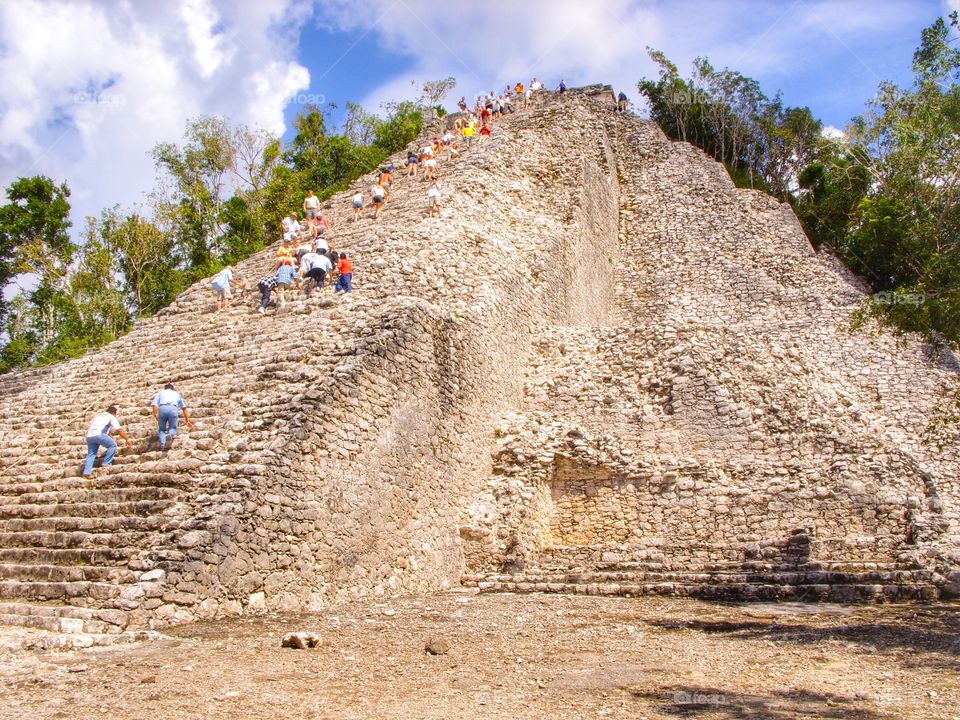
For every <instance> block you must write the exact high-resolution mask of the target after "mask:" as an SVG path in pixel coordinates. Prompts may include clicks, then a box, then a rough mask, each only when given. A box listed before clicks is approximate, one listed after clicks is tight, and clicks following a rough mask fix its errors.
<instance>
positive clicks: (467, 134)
mask: <svg viewBox="0 0 960 720" xmlns="http://www.w3.org/2000/svg"><path fill="white" fill-rule="evenodd" d="M476 134H477V126H476V124H475V123H474V121H473V120H471V121H470V122H468V123H467V124H466V126H465V127H464V128H463V141H464V142H465V143H466V144H467V148H466V149H467V150H469V149H470V148H471V147H472V146H473V138H474V136H475V135H476Z"/></svg>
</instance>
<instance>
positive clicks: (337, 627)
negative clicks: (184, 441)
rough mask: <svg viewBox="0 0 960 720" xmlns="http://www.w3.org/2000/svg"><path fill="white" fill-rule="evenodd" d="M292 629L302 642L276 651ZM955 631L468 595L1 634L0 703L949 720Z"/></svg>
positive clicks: (165, 713) (288, 711) (102, 709)
mask: <svg viewBox="0 0 960 720" xmlns="http://www.w3.org/2000/svg"><path fill="white" fill-rule="evenodd" d="M301 630H303V631H312V632H315V633H316V634H318V635H319V636H321V639H322V640H321V644H320V646H318V647H316V648H314V649H306V650H294V649H287V648H281V647H280V640H281V638H282V637H283V636H284V634H285V633H287V632H290V631H301ZM958 630H960V607H958V606H957V605H937V606H926V607H918V606H885V607H884V606H880V607H849V606H835V605H790V604H782V605H724V604H716V603H708V602H699V601H686V600H675V599H665V598H639V599H632V598H599V597H582V596H566V595H510V594H502V595H493V594H490V595H487V594H484V595H478V594H475V593H472V592H452V593H446V594H439V595H431V596H425V597H417V598H402V599H392V600H390V601H389V602H384V603H378V604H357V605H351V606H345V607H338V608H334V609H332V610H330V611H328V612H324V613H320V614H314V615H284V616H267V617H260V618H253V619H245V620H232V621H224V622H214V623H201V624H195V625H190V626H185V627H180V628H175V629H173V630H170V631H168V632H167V635H168V637H167V638H166V639H161V640H154V641H151V642H144V643H137V644H130V645H114V646H110V647H105V648H92V649H89V650H77V651H69V652H51V651H39V650H29V649H24V648H23V645H22V642H23V641H24V639H29V638H30V637H31V636H32V633H31V631H23V630H4V633H3V635H0V648H2V649H0V718H18V719H19V720H28V719H32V718H104V719H109V718H117V719H118V720H120V719H121V718H122V719H123V720H129V719H130V718H145V719H147V720H167V719H168V718H171V719H172V718H231V719H235V718H268V719H270V720H277V719H281V718H296V719H297V720H304V719H310V718H363V719H364V720H366V719H368V718H398V719H407V718H416V719H418V720H419V719H423V720H428V719H429V720H432V719H435V718H436V719H440V718H443V719H444V720H447V719H450V718H491V719H494V720H497V719H500V718H509V719H510V720H517V719H519V718H563V719H565V720H566V719H571V718H631V719H634V720H637V719H640V718H650V719H653V718H677V717H683V718H698V719H699V718H703V719H707V718H710V719H713V718H723V719H726V718H752V719H756V720H759V719H760V718H775V719H777V720H779V719H781V718H857V719H858V720H860V719H862V720H886V719H888V718H889V719H890V720H903V719H907V718H938V719H941V718H957V719H958V720H960V636H958ZM431 639H433V640H434V641H435V643H434V645H435V649H436V650H440V651H441V652H442V651H443V650H444V647H443V645H444V644H445V643H446V644H448V645H449V650H447V651H446V652H442V654H438V655H432V654H429V653H427V652H426V651H425V646H426V645H427V643H428V642H429V641H430V640H431Z"/></svg>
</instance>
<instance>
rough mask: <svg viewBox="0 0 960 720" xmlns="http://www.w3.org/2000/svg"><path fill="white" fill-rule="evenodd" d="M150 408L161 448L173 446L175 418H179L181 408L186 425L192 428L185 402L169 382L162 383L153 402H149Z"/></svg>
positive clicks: (175, 431)
mask: <svg viewBox="0 0 960 720" xmlns="http://www.w3.org/2000/svg"><path fill="white" fill-rule="evenodd" d="M150 409H151V410H153V419H154V420H156V421H157V431H158V434H159V435H160V449H161V450H167V449H169V448H172V447H173V441H174V438H176V436H177V420H178V419H179V418H180V411H181V410H183V419H184V421H185V422H186V423H187V427H188V428H190V429H193V423H192V422H190V411H189V410H187V404H186V403H185V402H184V401H183V398H182V397H181V396H180V393H178V392H177V391H176V390H174V389H173V385H171V384H170V383H167V384H166V385H164V386H163V390H161V391H160V392H158V393H157V394H156V395H155V396H154V398H153V402H151V403H150ZM168 437H169V438H170V442H169V443H168V442H167V438H168Z"/></svg>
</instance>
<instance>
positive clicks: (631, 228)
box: [0, 86, 960, 637]
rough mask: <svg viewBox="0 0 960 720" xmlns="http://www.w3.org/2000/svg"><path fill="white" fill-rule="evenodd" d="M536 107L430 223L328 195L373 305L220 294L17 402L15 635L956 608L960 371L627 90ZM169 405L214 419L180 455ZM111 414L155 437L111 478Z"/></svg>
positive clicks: (499, 132) (18, 394)
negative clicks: (105, 414) (511, 603)
mask: <svg viewBox="0 0 960 720" xmlns="http://www.w3.org/2000/svg"><path fill="white" fill-rule="evenodd" d="M535 100H536V102H534V104H533V106H532V107H531V108H529V109H526V110H523V111H520V112H518V113H516V114H514V115H511V116H508V117H507V118H505V119H504V120H503V121H501V122H500V123H499V124H498V125H497V126H496V128H495V131H494V134H493V136H492V137H491V139H490V140H489V141H488V142H487V143H486V144H485V145H484V146H483V147H482V148H480V149H474V150H471V151H470V152H468V153H466V154H465V155H464V157H463V158H461V159H458V160H453V161H450V162H446V163H441V165H440V175H441V180H442V184H443V196H444V197H443V203H444V209H443V212H442V215H441V217H440V218H428V217H426V212H425V209H426V190H427V183H424V182H422V181H421V180H420V179H408V178H405V177H399V178H398V180H397V182H396V184H395V186H394V193H393V196H392V198H391V200H390V202H389V203H388V204H387V206H386V209H385V210H384V212H383V215H382V217H381V218H380V220H379V221H376V222H374V221H373V220H372V219H371V218H370V217H369V212H367V213H365V216H364V218H363V219H361V220H360V222H357V223H354V222H352V220H351V219H350V215H351V210H350V207H349V205H350V203H349V198H350V195H352V193H353V192H354V191H355V188H351V190H349V191H348V192H346V193H341V194H340V195H337V196H335V197H334V198H333V200H332V207H331V209H330V210H328V211H325V214H327V215H328V217H331V218H332V221H333V222H332V229H331V231H330V236H331V238H332V245H333V246H334V247H335V248H337V249H339V250H345V251H347V252H348V253H349V254H350V255H351V257H352V259H353V260H354V265H355V275H354V285H355V288H356V290H355V292H354V293H353V295H351V296H343V295H341V296H334V295H333V293H332V291H331V290H330V289H329V288H327V289H325V290H323V291H320V292H317V293H314V294H313V296H312V297H310V298H304V297H303V296H298V297H297V298H295V299H294V300H292V301H289V302H287V304H286V305H285V306H284V307H283V308H275V309H274V308H271V309H270V310H268V312H267V314H266V315H264V316H261V315H259V314H258V313H257V312H256V311H255V307H256V302H255V300H256V298H254V297H253V294H255V293H250V292H248V293H247V294H246V295H244V296H242V297H241V298H240V300H239V301H235V303H234V304H233V305H232V306H231V307H230V308H229V309H228V310H226V311H224V312H221V313H214V312H213V297H212V291H211V288H210V287H209V284H208V283H198V284H197V285H195V286H194V287H192V288H190V289H188V290H187V291H185V292H184V293H183V294H182V295H181V296H180V297H179V298H178V299H177V300H176V302H175V303H173V305H171V306H170V307H169V308H167V309H165V310H164V311H162V312H161V313H158V315H157V316H156V317H154V318H150V319H144V320H141V321H140V322H138V324H137V326H136V328H135V329H134V330H133V331H132V332H131V333H130V334H129V335H127V336H126V337H124V338H123V339H121V340H118V341H117V342H114V343H112V344H111V345H109V346H107V347H104V348H102V349H101V350H98V351H96V352H93V353H90V354H88V355H87V356H85V357H83V358H80V359H78V360H74V361H71V362H67V363H63V364H60V365H56V366H52V367H48V368H43V369H38V370H32V371H28V372H24V373H18V374H11V375H7V376H4V377H2V378H0V417H2V418H3V419H2V421H0V471H2V472H0V478H2V479H0V622H7V623H16V624H22V625H28V626H34V627H40V628H46V629H51V630H58V631H67V632H82V633H86V634H88V635H91V636H94V637H101V636H103V637H109V636H111V635H113V636H115V635H117V634H118V633H121V632H123V631H129V630H132V629H141V628H148V627H162V626H164V625H167V624H171V623H179V622H188V621H191V620H195V619H204V618H213V617H222V616H229V615H239V614H246V613H255V612H260V611H264V610H298V609H310V608H316V607H320V606H322V605H325V604H327V603H331V602H337V601H340V600H344V599H351V598H374V597H378V596H383V595H387V594H395V593H414V592H426V591H432V590H438V589H443V588H448V587H451V586H455V585H459V584H460V583H464V584H467V585H477V586H479V587H481V588H482V589H491V590H496V589H509V590H546V591H572V592H589V593H618V594H640V593H665V594H678V595H695V596H701V597H721V598H732V597H736V598H768V599H776V598H786V597H791V598H795V597H803V598H810V599H828V598H829V599H839V600H883V599H907V598H909V599H921V600H927V599H933V598H936V597H940V596H944V597H946V596H949V595H951V594H957V593H958V592H960V574H958V567H960V525H958V510H957V501H958V498H960V480H958V476H960V475H958V472H957V470H958V455H957V449H958V442H957V438H956V434H955V433H953V432H952V431H949V429H948V432H947V433H946V434H942V437H940V438H939V439H940V444H939V445H937V444H934V443H931V442H930V441H929V438H928V432H927V430H928V425H929V422H930V419H931V418H932V417H935V416H936V415H937V413H939V412H942V410H943V408H944V404H945V402H946V400H947V399H948V398H949V397H950V396H951V395H952V393H953V392H955V391H956V389H957V365H956V361H955V360H954V359H953V358H951V357H948V356H944V355H942V354H940V355H938V354H935V353H933V352H932V351H930V350H929V348H927V347H925V346H923V345H922V344H920V343H919V342H917V341H916V340H914V339H910V338H907V339H902V338H901V339H898V338H895V337H893V336H891V335H889V334H886V333H879V332H859V333H850V332H849V331H848V330H847V326H848V325H849V322H850V317H851V313H852V312H853V310H854V309H855V307H856V306H857V304H858V303H859V302H860V301H861V300H862V299H863V298H864V297H865V288H864V287H863V286H862V284H861V283H860V282H859V281H858V280H857V279H856V278H854V277H853V276H851V275H850V274H849V273H848V272H846V271H845V270H844V269H843V268H842V267H841V266H840V265H839V264H838V263H837V262H836V261H835V260H833V259H832V258H831V257H829V256H827V255H825V254H816V253H814V252H813V250H812V249H811V247H810V245H809V243H808V241H807V239H806V237H805V236H804V234H803V232H802V230H801V229H800V227H799V225H798V223H797V221H796V219H795V217H794V216H793V214H792V212H791V211H790V209H789V208H788V207H786V206H783V205H780V204H779V203H777V202H775V201H774V200H772V199H770V198H769V197H766V196H764V195H762V194H760V193H757V192H752V191H745V190H738V189H736V188H735V187H734V186H733V184H732V183H731V181H730V179H729V177H728V176H727V175H726V172H725V170H724V169H723V167H722V166H721V165H719V164H717V163H715V162H714V161H713V160H711V159H709V158H707V157H706V156H704V155H703V154H702V153H701V152H699V151H698V150H696V149H694V148H692V147H690V146H689V145H686V144H682V143H673V142H670V141H669V140H667V139H666V138H665V137H664V136H663V134H662V133H661V132H660V131H659V129H658V128H657V127H656V125H655V124H652V123H650V122H648V121H644V120H641V119H639V118H636V117H632V116H627V115H621V114H618V113H616V112H614V111H613V96H612V93H611V92H610V89H609V88H608V87H603V86H595V87H591V88H582V89H578V90H575V91H571V92H568V93H567V94H566V95H565V96H563V97H561V96H557V95H553V94H544V95H542V96H541V97H539V98H535ZM400 160H401V159H400V157H399V156H398V157H397V158H395V162H396V164H397V167H398V168H399V167H400V164H401V162H400ZM397 174H398V175H402V172H400V171H398V173H397ZM371 183H372V176H368V177H365V178H362V179H361V180H359V181H358V182H357V183H356V188H359V189H362V190H364V191H365V190H366V188H368V187H369V185H370V184H371ZM273 253H274V248H270V249H268V250H266V251H264V252H263V253H260V254H258V255H255V256H253V257H251V258H249V259H248V260H246V261H244V262H243V263H241V264H240V265H239V266H238V267H237V271H238V274H239V275H240V276H242V277H244V278H246V279H247V280H249V281H251V284H255V283H256V280H257V279H258V278H259V277H260V276H261V275H264V274H266V273H267V271H268V270H269V268H270V266H271V265H272V258H273ZM166 382H172V383H174V384H175V385H176V386H177V389H178V390H179V391H180V392H181V393H182V394H183V395H184V397H185V399H186V401H187V403H188V404H189V405H190V407H191V409H192V414H193V417H194V419H195V420H196V427H195V428H194V430H192V431H190V432H186V433H182V434H181V435H180V437H179V438H178V442H177V446H176V447H175V448H174V449H173V450H172V451H170V452H168V453H165V454H162V453H160V452H159V448H158V445H157V442H156V433H155V428H154V425H153V421H152V417H151V415H150V412H149V408H148V407H147V406H148V403H149V402H150V400H151V398H152V396H153V394H154V393H155V392H156V391H157V390H158V389H159V388H160V387H161V386H162V385H163V384H164V383H166ZM110 404H116V405H117V406H119V408H120V418H121V421H122V422H123V423H124V424H125V427H126V429H127V432H128V433H130V434H131V436H132V437H133V438H134V440H135V442H136V443H137V445H136V447H135V448H133V449H132V450H129V451H123V452H121V453H120V454H119V455H118V457H117V460H116V462H115V464H114V465H113V466H112V467H108V468H98V469H97V470H96V471H95V474H94V477H93V478H92V479H90V480H87V479H84V478H83V477H81V475H80V470H81V463H82V460H83V456H84V444H83V435H84V431H85V429H86V425H87V423H88V421H89V419H90V417H91V416H92V415H93V414H94V413H95V412H97V411H99V410H101V409H103V408H104V407H105V406H107V405H110Z"/></svg>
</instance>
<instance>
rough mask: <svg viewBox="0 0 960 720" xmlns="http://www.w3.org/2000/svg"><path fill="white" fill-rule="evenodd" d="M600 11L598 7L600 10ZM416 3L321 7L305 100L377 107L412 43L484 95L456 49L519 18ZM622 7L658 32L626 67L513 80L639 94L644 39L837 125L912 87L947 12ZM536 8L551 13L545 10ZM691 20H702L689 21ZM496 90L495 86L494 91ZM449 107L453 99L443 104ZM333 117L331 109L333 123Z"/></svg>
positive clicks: (313, 25) (305, 49)
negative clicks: (437, 11)
mask: <svg viewBox="0 0 960 720" xmlns="http://www.w3.org/2000/svg"><path fill="white" fill-rule="evenodd" d="M604 4H605V3H602V2H601V3H598V4H597V7H598V8H599V7H602V6H603V5H604ZM418 5H422V3H417V4H414V3H412V2H411V3H392V2H385V3H382V4H376V3H375V4H373V6H372V7H376V9H377V11H378V12H382V11H384V10H386V9H387V8H390V10H389V14H390V17H389V18H388V19H385V20H381V21H380V22H379V23H378V22H376V19H377V18H376V14H375V13H374V12H370V13H368V14H367V15H365V16H364V17H363V18H357V17H354V18H353V19H352V20H349V21H346V22H344V21H342V20H340V19H338V18H337V16H336V13H334V14H333V17H334V19H333V20H332V21H331V20H330V16H329V15H325V14H324V9H323V8H319V9H318V11H317V14H316V16H315V17H313V18H312V19H311V21H310V22H309V23H307V24H306V26H305V27H304V30H303V33H302V40H301V42H300V44H299V49H298V54H297V59H298V61H299V62H300V63H302V64H303V65H304V66H305V67H307V68H308V69H309V70H310V75H311V87H310V88H309V89H308V91H307V92H308V93H311V94H313V96H314V97H316V96H323V97H325V98H326V99H327V100H329V101H330V102H334V103H336V104H337V105H339V106H340V108H341V110H342V106H343V104H344V102H345V101H347V100H352V101H366V104H367V105H370V106H374V107H375V105H376V103H377V102H378V101H381V100H382V99H384V97H385V96H384V94H383V93H382V92H378V89H379V88H382V87H383V86H385V85H387V86H391V87H392V88H394V89H395V91H396V92H397V95H398V97H399V96H400V95H402V94H403V91H404V90H405V88H404V87H403V82H402V81H401V82H397V81H398V80H401V79H405V78H409V77H417V72H418V70H421V68H422V66H423V64H424V63H423V62H422V61H421V60H422V55H424V54H426V53H418V52H417V50H416V46H417V40H416V39H415V40H414V41H413V42H412V43H411V42H410V37H409V36H413V37H414V38H419V40H421V41H422V42H423V43H425V44H430V45H433V46H434V47H433V51H432V52H430V60H429V67H430V69H431V70H432V71H433V72H434V74H435V75H434V76H435V77H442V76H446V75H453V76H455V77H457V78H458V80H459V81H460V85H459V87H458V88H457V90H456V91H455V94H456V95H457V96H459V94H464V93H466V94H468V95H469V94H470V93H471V92H476V91H478V90H481V89H483V87H485V86H483V87H481V83H479V82H478V80H477V78H476V77H475V76H472V74H471V71H470V70H469V69H468V68H477V72H479V68H480V67H482V66H484V65H489V63H488V62H482V63H475V58H474V57H473V56H472V55H473V54H472V52H471V51H470V50H469V49H468V50H464V47H465V46H469V45H470V44H471V43H477V42H480V41H481V38H484V37H487V38H489V37H499V36H501V34H504V33H505V34H506V35H507V36H512V35H513V31H512V28H511V25H512V24H513V23H514V22H515V17H516V15H515V14H514V13H511V12H507V11H505V12H501V13H499V14H498V13H497V12H496V10H497V8H498V7H508V6H509V4H507V3H502V2H497V1H496V0H495V1H494V2H491V3H488V4H486V5H485V6H484V7H486V8H489V9H490V17H488V18H485V19H484V21H483V23H482V26H480V27H478V26H477V25H476V24H475V23H474V22H470V21H466V22H463V23H462V24H459V25H457V24H454V23H450V22H446V21H443V20H438V19H437V18H436V17H434V16H433V15H432V14H431V13H429V12H421V11H420V8H419V7H418ZM427 5H429V3H428V4H427ZM627 5H633V6H635V7H637V8H643V9H647V10H649V11H652V12H653V13H655V14H656V15H657V16H658V18H657V20H656V21H657V22H660V23H662V24H663V30H664V32H662V33H660V34H659V35H658V36H657V37H650V38H647V37H641V36H636V37H633V36H630V35H627V36H626V37H621V38H620V41H621V42H622V43H623V44H624V45H627V46H632V48H631V50H632V51H631V52H628V53H627V54H626V57H628V58H629V59H630V61H629V62H628V64H627V65H626V67H624V66H622V65H621V64H620V63H618V64H617V66H616V67H615V68H607V69H609V70H614V69H615V72H608V73H604V72H602V70H601V71H600V72H597V73H595V74H589V73H586V72H583V73H577V71H576V63H575V62H568V61H567V60H568V58H558V57H556V56H555V55H554V56H551V55H549V54H548V55H547V57H546V58H545V59H544V61H543V62H542V63H540V64H538V65H535V66H534V65H532V66H531V67H530V72H529V73H527V75H523V74H522V73H518V76H517V77H515V78H514V77H513V76H511V79H512V80H513V81H515V80H517V79H522V80H523V81H524V82H529V80H530V75H532V74H534V73H535V72H539V73H540V77H541V79H542V80H544V81H546V82H548V83H549V84H550V85H551V86H553V85H555V84H556V82H558V81H559V79H560V77H561V76H566V77H567V79H568V82H570V76H571V75H573V76H574V78H575V80H574V82H614V78H613V77H611V76H612V75H616V79H617V80H619V81H620V82H619V83H618V84H619V85H628V87H626V88H624V89H625V91H626V92H627V93H628V94H631V95H633V96H635V95H636V94H637V93H636V87H635V86H636V81H637V80H639V79H640V78H641V77H642V76H644V75H653V74H654V73H655V69H654V68H653V67H652V66H651V64H650V63H649V61H648V60H647V59H646V57H645V52H644V46H645V44H646V42H652V43H653V44H654V47H656V48H657V49H661V50H664V51H665V52H666V53H667V55H668V56H669V57H670V58H671V59H674V60H675V61H676V62H677V63H678V64H679V65H680V66H681V68H682V69H683V70H685V71H687V70H689V68H690V61H691V60H692V58H693V57H695V56H696V55H701V54H702V55H706V56H708V57H709V58H710V59H711V61H712V62H713V63H714V65H715V66H718V67H722V66H729V67H731V68H732V69H737V70H740V71H742V72H744V73H745V74H749V75H751V76H752V77H754V78H756V79H757V80H759V81H760V83H761V85H762V86H763V88H764V90H765V91H766V92H767V93H768V94H770V95H772V94H774V93H775V92H776V91H777V90H780V91H782V92H783V96H784V100H785V102H786V103H787V104H790V105H809V106H810V107H811V108H812V109H813V111H814V114H815V115H817V116H818V117H820V118H821V119H822V120H824V122H825V123H826V124H829V125H833V126H836V127H841V128H842V127H843V126H844V125H845V124H846V123H847V122H848V121H849V120H850V119H851V118H852V117H853V116H854V115H856V114H858V113H859V112H861V111H862V109H863V107H864V103H865V101H866V100H867V99H868V98H869V97H871V95H872V94H873V93H874V92H875V90H876V88H877V85H878V84H879V82H880V81H881V80H893V81H895V82H898V83H900V84H909V82H910V79H911V73H910V62H911V58H912V55H913V51H914V50H915V48H916V47H917V44H918V42H919V37H920V31H921V29H922V28H924V27H926V26H928V25H929V24H930V23H932V22H934V21H935V20H936V19H937V18H938V17H941V16H943V15H944V14H945V13H946V12H947V11H948V10H949V6H948V5H947V4H946V3H944V2H941V1H940V0H910V1H906V0H881V1H880V2H804V1H803V0H799V1H797V2H772V1H768V2H763V1H755V2H728V3H723V2H714V3H709V2H674V3H645V2H635V3H627ZM711 6H712V7H711ZM544 7H545V10H546V11H548V12H549V7H550V5H546V6H544ZM445 14H446V13H445V12H442V13H441V15H445ZM601 14H602V13H601ZM698 17H701V18H704V20H705V21H704V22H695V19H696V18H698ZM385 22H390V23H395V24H398V25H400V26H402V27H404V28H406V29H407V32H406V33H405V34H403V35H401V36H400V37H399V38H398V37H397V35H398V33H397V32H396V31H395V30H385V29H383V28H382V27H381V25H382V24H384V23H385ZM650 24H653V22H651V23H650ZM431 26H432V28H433V31H431ZM342 28H346V29H342ZM433 32H435V33H436V34H437V35H440V36H441V37H440V38H438V37H436V36H434V34H433ZM385 38H386V41H385ZM641 41H644V42H641ZM411 45H413V47H414V49H411V47H410V46H411ZM493 46H494V47H496V44H495V43H494V45H493ZM334 63H336V65H335V67H334V68H333V69H332V70H331V69H330V68H331V65H332V64H334ZM374 68H375V69H376V70H375V71H371V69H374ZM434 76H430V77H431V78H432V77H434ZM486 77H487V76H486V75H482V76H481V78H482V79H486ZM488 84H491V85H492V84H493V83H492V82H490V83H488ZM501 86H502V83H500V84H498V85H497V87H501ZM487 89H489V88H487ZM618 89H620V88H619V87H618ZM454 100H455V97H453V96H451V98H450V99H449V101H448V104H452V103H453V101H454ZM371 109H372V108H371ZM297 110H298V106H297V104H291V105H290V106H289V107H288V108H287V112H286V115H287V118H288V120H290V119H292V117H293V116H294V115H295V114H296V112H297ZM341 114H342V113H340V112H334V113H333V117H334V118H339V117H341Z"/></svg>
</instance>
